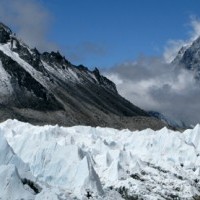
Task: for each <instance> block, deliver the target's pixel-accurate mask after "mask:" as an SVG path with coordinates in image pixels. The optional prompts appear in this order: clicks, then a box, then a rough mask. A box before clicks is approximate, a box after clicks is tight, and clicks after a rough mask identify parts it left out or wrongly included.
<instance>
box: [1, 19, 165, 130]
mask: <svg viewBox="0 0 200 200" xmlns="http://www.w3.org/2000/svg"><path fill="white" fill-rule="evenodd" d="M0 73H1V74H3V77H4V79H2V80H1V82H0V89H1V91H4V93H1V94H0V97H1V102H0V108H1V114H0V120H1V121H3V120H6V119H7V118H17V119H18V120H21V121H25V122H30V123H34V124H59V125H64V126H72V125H78V124H81V125H91V126H108V127H114V128H130V129H143V128H147V127H150V128H153V129H160V128H162V127H163V126H165V125H166V124H164V123H162V122H161V121H159V120H156V119H155V118H152V117H150V116H149V115H148V113H147V112H145V111H144V110H142V109H140V108H138V107H137V106H135V105H133V104H132V103H130V102H129V101H127V100H126V99H125V98H123V97H122V96H120V95H119V94H118V92H117V89H116V86H115V84H114V83H113V82H112V81H110V80H109V79H107V78H106V77H104V76H102V75H101V74H100V72H99V70H98V69H97V68H95V69H94V70H93V71H91V70H89V69H88V68H87V67H85V66H83V65H79V66H75V65H73V64H71V63H70V62H69V61H68V60H66V59H65V57H64V56H62V55H61V54H60V53H59V52H50V53H49V52H44V53H40V52H39V51H38V50H37V49H36V48H34V49H31V48H29V47H28V46H27V45H26V44H25V43H24V42H22V41H21V40H19V39H18V38H17V36H16V35H15V34H13V33H12V31H11V30H10V29H9V28H8V27H7V26H6V25H4V24H2V23H0ZM4 114H5V116H4Z"/></svg>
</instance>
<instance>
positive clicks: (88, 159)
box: [0, 120, 200, 200]
mask: <svg viewBox="0 0 200 200" xmlns="http://www.w3.org/2000/svg"><path fill="white" fill-rule="evenodd" d="M0 130H1V131H0V152H1V154H0V180H1V181H0V199H3V200H18V199H26V200H34V199H35V200H47V199H48V200H49V199H50V200H66V199H67V200H72V199H74V200H75V199H76V200H77V199H78V200H79V199H83V200H86V199H93V200H120V199H126V200H129V199H143V200H158V199H159V200H165V199H169V200H174V199H186V200H193V199H199V197H200V156H199V155H200V143H199V141H200V140H199V139H200V125H197V126H196V127H195V128H194V129H189V130H186V131H184V132H183V133H181V132H177V131H172V130H168V129H167V128H163V129H161V130H159V131H153V130H151V129H146V130H143V131H134V132H131V131H129V130H127V129H126V130H121V131H119V130H117V129H112V128H100V127H97V128H92V127H89V126H88V127H86V126H75V127H69V128H64V127H59V126H33V125H30V124H27V123H22V122H19V121H17V120H7V121H5V122H3V123H1V124H0ZM25 163H26V164H25ZM2 180H3V181H2Z"/></svg>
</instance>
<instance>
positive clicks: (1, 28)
mask: <svg viewBox="0 0 200 200" xmlns="http://www.w3.org/2000/svg"><path fill="white" fill-rule="evenodd" d="M11 34H12V31H11V30H10V29H9V28H8V27H7V26H5V25H4V24H2V23H0V43H2V44H4V43H6V42H8V40H10V35H11Z"/></svg>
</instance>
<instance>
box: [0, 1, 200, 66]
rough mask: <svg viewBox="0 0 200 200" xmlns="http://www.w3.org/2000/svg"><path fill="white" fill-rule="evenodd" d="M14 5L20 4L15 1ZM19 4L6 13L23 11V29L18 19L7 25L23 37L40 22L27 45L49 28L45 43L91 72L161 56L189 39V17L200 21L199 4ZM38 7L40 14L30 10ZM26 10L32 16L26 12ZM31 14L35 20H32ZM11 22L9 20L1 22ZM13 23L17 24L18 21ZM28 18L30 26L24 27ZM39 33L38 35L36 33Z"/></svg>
mask: <svg viewBox="0 0 200 200" xmlns="http://www.w3.org/2000/svg"><path fill="white" fill-rule="evenodd" d="M1 1H2V3H1V5H0V6H2V5H3V2H4V1H5V4H8V3H7V1H6V0H1ZM9 1H10V2H12V4H17V3H16V1H13V0H9ZM20 1H21V6H20V5H15V7H14V6H10V7H9V8H6V9H7V10H6V12H7V13H9V9H11V10H12V12H11V11H10V13H11V14H13V13H14V12H13V9H14V11H15V12H16V9H18V10H17V12H16V13H17V15H21V18H22V19H20V20H21V21H20V23H21V24H20V23H18V26H16V23H15V24H14V25H13V24H12V23H14V22H13V20H10V22H9V21H8V25H11V27H14V30H16V32H19V33H20V31H18V29H20V28H21V32H23V31H24V29H27V27H28V25H29V26H30V24H31V25H32V23H34V21H36V22H35V24H33V25H34V26H33V27H31V26H30V28H29V29H32V30H29V31H27V30H26V34H21V35H22V36H23V38H24V39H25V40H26V38H27V40H29V38H30V35H32V38H31V39H32V40H37V39H38V38H39V37H40V36H38V35H39V34H38V33H40V32H44V30H40V29H42V28H43V27H46V24H45V23H48V26H47V28H48V31H46V32H45V35H44V37H43V38H44V39H43V40H45V39H47V38H48V39H47V40H48V41H49V42H51V43H53V44H54V46H55V48H54V49H58V50H60V51H61V52H62V54H64V55H65V56H66V58H68V59H69V60H70V61H71V62H73V63H75V64H84V65H86V66H89V67H91V68H94V67H95V66H97V67H100V68H108V67H111V66H113V65H116V64H119V63H123V62H126V61H133V60H135V59H137V57H138V56H140V55H146V56H152V55H162V54H163V51H164V47H165V46H166V44H167V42H168V41H169V40H171V39H173V40H178V39H182V40H185V39H187V38H188V37H189V32H190V31H191V27H190V18H191V16H196V17H198V15H199V13H200V1H198V0H48V1H46V0H28V1H27V0H26V1H25V0H19V1H18V2H20ZM13 2H14V3H13ZM28 2H31V3H32V4H31V6H30V5H25V4H28ZM34 4H35V5H36V8H34V9H35V10H34V9H32V10H30V11H29V9H30V7H32V8H33V7H34ZM6 6H7V7H8V5H6ZM13 7H14V8H13ZM18 7H22V8H18ZM26 9H27V10H28V12H26V13H25V10H26ZM37 9H38V12H37ZM4 10H5V8H4ZM41 11H42V12H41ZM20 12H21V13H20ZM28 13H30V16H28V17H27V15H28ZM31 13H33V14H32V15H31ZM39 13H40V14H39ZM41 13H43V14H41ZM33 15H35V16H33ZM36 15H38V16H36ZM13 16H14V15H13ZM7 18H8V16H7V17H4V19H3V20H2V21H4V20H5V21H6V20H7ZM13 18H14V20H16V19H17V16H14V17H13ZM18 18H19V17H18ZM24 18H27V23H24V20H25V19H24ZM29 18H30V19H29ZM28 20H29V21H28ZM40 20H41V21H42V22H43V24H42V22H40ZM19 24H20V25H19ZM22 24H23V26H25V25H24V24H27V27H20V26H22ZM37 26H38V27H37ZM39 26H40V27H39ZM35 29H39V31H38V32H37V33H36V31H35ZM43 29H44V28H43ZM34 31H35V32H34ZM24 32H25V31H24ZM28 37H29V38H28ZM34 37H35V39H34ZM38 40H39V39H38ZM41 42H42V43H43V41H42V38H41ZM41 42H40V43H41ZM35 43H36V45H38V44H37V42H35ZM39 45H40V44H39ZM44 49H45V48H42V50H44ZM48 50H49V49H48Z"/></svg>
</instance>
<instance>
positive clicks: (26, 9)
mask: <svg viewBox="0 0 200 200" xmlns="http://www.w3.org/2000/svg"><path fill="white" fill-rule="evenodd" d="M0 20H1V21H2V22H3V23H5V24H6V25H8V26H11V27H14V28H15V29H16V31H17V35H18V37H20V38H22V39H23V40H24V41H25V42H26V43H28V44H29V45H30V46H31V47H37V48H39V50H41V51H44V50H52V48H53V49H55V48H56V46H55V45H54V44H52V43H51V42H49V41H48V40H47V36H48V30H49V28H50V24H51V22H52V16H51V15H50V13H49V12H48V10H47V9H45V8H44V7H43V6H42V4H40V3H39V2H38V1H36V0H1V4H0Z"/></svg>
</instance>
